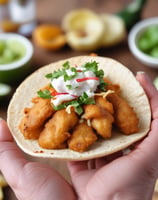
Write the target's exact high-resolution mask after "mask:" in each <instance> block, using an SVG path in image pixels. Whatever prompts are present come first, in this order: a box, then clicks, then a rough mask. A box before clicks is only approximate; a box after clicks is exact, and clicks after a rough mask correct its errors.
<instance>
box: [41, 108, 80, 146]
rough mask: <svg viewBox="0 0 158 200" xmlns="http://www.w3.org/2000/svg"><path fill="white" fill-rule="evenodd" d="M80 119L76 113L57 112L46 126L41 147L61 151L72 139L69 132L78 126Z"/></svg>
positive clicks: (42, 133) (42, 134)
mask: <svg viewBox="0 0 158 200" xmlns="http://www.w3.org/2000/svg"><path fill="white" fill-rule="evenodd" d="M77 122H78V117H77V115H76V113H75V112H74V111H72V110H71V113H67V112H66V110H65V109H63V110H59V111H57V112H56V113H55V114H54V115H53V117H52V118H51V119H50V120H49V121H48V122H47V123H46V124H45V128H44V129H43V131H42V132H41V134H40V137H39V140H38V142H39V145H40V146H41V147H43V148H45V149H60V148H61V146H63V144H64V142H65V141H66V140H67V139H68V138H69V137H70V133H69V131H70V130H71V129H72V128H73V127H74V126H75V125H76V124H77Z"/></svg>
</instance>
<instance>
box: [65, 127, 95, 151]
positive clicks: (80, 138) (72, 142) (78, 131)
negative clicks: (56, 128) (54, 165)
mask: <svg viewBox="0 0 158 200" xmlns="http://www.w3.org/2000/svg"><path fill="white" fill-rule="evenodd" d="M96 140H97V136H96V134H95V133H94V131H93V129H92V128H91V127H90V126H88V125H87V123H81V124H78V125H77V126H76V127H75V129H74V131H73V133H72V136H71V138H70V139H69V140H68V147H69V149H72V150H74V151H77V152H84V151H85V150H86V149H87V148H88V147H89V146H90V145H92V144H93V143H94V142H95V141H96Z"/></svg>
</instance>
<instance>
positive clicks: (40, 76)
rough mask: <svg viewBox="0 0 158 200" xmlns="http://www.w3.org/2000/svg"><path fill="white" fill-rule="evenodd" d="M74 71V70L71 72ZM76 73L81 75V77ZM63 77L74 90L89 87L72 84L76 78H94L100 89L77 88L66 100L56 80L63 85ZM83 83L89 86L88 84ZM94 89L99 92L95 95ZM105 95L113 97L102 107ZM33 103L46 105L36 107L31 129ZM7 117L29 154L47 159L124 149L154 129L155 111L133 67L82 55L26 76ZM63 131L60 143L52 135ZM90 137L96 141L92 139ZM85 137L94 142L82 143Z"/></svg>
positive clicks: (87, 156) (84, 156) (84, 157)
mask: <svg viewBox="0 0 158 200" xmlns="http://www.w3.org/2000/svg"><path fill="white" fill-rule="evenodd" d="M63 67H64V70H63ZM71 67H72V68H73V69H72V68H71ZM69 69H71V73H70V72H69V73H68V72H67V71H66V70H69ZM85 69H86V70H85ZM87 69H90V70H91V71H93V73H91V72H90V74H91V75H88V76H90V78H89V77H88V78H87V77H86V78H85V77H84V78H83V77H80V74H79V73H80V72H83V71H84V73H89V72H87ZM65 72H67V73H66V75H65ZM63 74H64V75H63ZM76 74H78V76H79V77H77V78H76V77H75V76H77V75H76ZM94 74H95V75H96V76H94ZM62 75H63V77H64V78H63V80H64V81H65V82H66V87H67V89H69V91H70V90H71V89H72V87H73V88H78V90H79V91H80V92H81V90H82V89H83V88H81V85H80V86H76V85H75V83H74V82H73V83H72V82H71V84H70V82H67V80H71V79H72V78H74V77H75V78H76V80H77V81H78V82H83V81H87V80H89V81H91V82H89V83H90V84H89V85H91V86H90V87H94V88H95V91H92V88H91V89H90V90H88V91H86V92H85V91H82V92H81V93H79V96H78V93H75V92H76V91H75V90H73V91H72V93H71V95H70V96H71V97H70V96H69V97H68V99H66V100H65V101H64V100H62V98H57V97H58V96H60V97H61V96H63V95H67V94H68V93H67V92H65V91H64V92H63V91H62V89H61V91H56V90H55V89H56V88H55V89H54V86H52V85H51V84H50V80H51V83H52V82H54V83H55V84H56V85H58V87H59V88H60V87H61V86H62V88H63V87H64V86H63V84H62V83H61V82H60V81H58V80H57V78H58V77H60V76H62ZM45 76H46V77H47V78H46V77H45ZM92 80H94V81H92ZM94 82H95V83H94ZM96 82H97V83H98V85H97V86H96V85H95V84H96ZM92 85H93V86H92ZM82 86H84V90H87V85H86V82H84V83H83V84H82ZM88 87H89V86H88ZM99 87H100V88H99ZM105 88H106V89H105ZM107 88H108V89H107ZM104 89H105V90H104ZM92 93H97V94H96V97H95V98H94V95H92ZM87 94H88V95H87ZM118 94H119V95H118ZM37 96H38V97H37ZM98 97H102V99H101V98H98ZM103 97H104V98H105V99H106V100H107V101H108V102H107V103H108V106H109V107H108V108H107V109H106V108H105V109H104V108H103V107H102V105H103V104H102V100H103ZM39 99H40V101H39ZM42 99H43V100H42ZM76 99H77V100H76ZM120 99H123V100H121V101H120ZM37 102H38V103H39V102H40V103H39V104H38V103H37ZM43 102H44V104H43ZM52 102H53V103H52ZM70 102H71V103H70ZM117 102H118V103H117ZM120 102H121V103H120ZM52 104H53V105H52ZM126 104H127V106H126ZM33 105H36V107H38V106H37V105H41V108H40V109H37V110H36V109H35V111H34V113H35V117H36V116H38V117H37V119H36V120H35V121H36V124H35V123H34V118H30V119H29V120H30V123H31V124H33V125H32V127H33V126H34V129H31V128H30V129H29V128H28V127H27V126H26V123H27V122H28V118H29V112H30V110H31V108H32V107H33ZM81 105H82V106H81ZM98 105H99V106H98ZM111 105H112V107H111ZM124 105H125V106H124ZM126 107H127V110H128V111H126ZM50 108H51V109H52V110H51V109H50ZM100 108H101V109H100ZM122 108H123V109H122ZM42 109H43V110H44V112H45V113H43V111H42ZM120 111H121V112H120ZM41 112H42V116H44V119H43V118H42V117H41ZM126 112H129V113H128V114H126ZM70 113H71V114H70ZM103 116H104V118H103ZM105 116H106V117H105ZM132 116H133V118H132ZM105 118H106V119H107V120H106V121H105ZM121 120H122V121H121ZM7 121H8V125H9V128H10V131H11V133H12V135H13V137H14V139H15V141H16V142H17V144H18V145H19V147H20V148H21V149H22V150H23V151H24V152H25V153H28V154H30V155H32V156H36V157H44V158H57V159H64V160H87V159H92V158H96V157H102V156H105V155H109V154H112V153H114V152H117V151H119V150H123V149H125V148H127V147H128V146H130V145H131V144H133V143H135V142H136V141H138V140H140V139H142V138H144V137H145V136H146V135H147V133H148V131H149V128H150V122H151V111H150V105H149V102H148V98H147V96H146V94H145V92H144V90H143V88H142V87H141V85H140V84H139V82H138V81H137V80H136V79H135V77H134V75H133V73H132V72H131V71H130V70H129V69H128V68H126V67H125V66H123V65H122V64H121V63H119V62H117V61H115V60H113V59H110V58H105V57H99V56H78V57H72V58H68V59H66V60H61V61H58V62H54V63H51V64H49V65H47V66H44V67H43V68H40V69H39V70H37V71H35V72H34V73H33V74H31V75H30V76H29V77H28V78H27V79H26V80H24V81H23V82H22V83H21V85H20V86H19V87H18V88H17V90H16V92H15V94H14V95H13V97H12V99H11V101H10V104H9V107H8V117H7ZM129 122H130V123H131V124H129ZM113 123H114V126H113ZM63 124H64V125H63ZM127 124H128V125H127ZM126 125H127V126H128V127H127V126H126ZM107 126H108V130H107ZM67 127H68V128H67ZM27 128H28V131H26V130H27ZM104 128H105V129H104ZM61 129H63V133H64V134H63V135H62V134H60V135H59V137H58V140H59V141H60V142H59V143H57V141H56V140H55V139H54V138H53V139H52V138H51V137H53V136H51V135H50V136H49V134H55V135H56V134H58V132H60V131H61ZM32 130H33V131H32ZM52 130H53V131H52ZM104 130H107V131H104ZM109 130H110V133H108V131H109ZM29 131H30V132H29ZM122 132H123V133H122ZM39 133H40V134H39ZM47 134H48V135H47ZM85 135H86V136H85ZM87 135H89V136H90V139H89V138H88V139H87V138H86V137H88V136H87ZM55 137H56V136H55ZM77 137H78V138H77ZM76 138H77V140H76ZM50 140H52V142H50ZM76 141H77V142H76ZM82 141H88V142H87V143H86V144H82Z"/></svg>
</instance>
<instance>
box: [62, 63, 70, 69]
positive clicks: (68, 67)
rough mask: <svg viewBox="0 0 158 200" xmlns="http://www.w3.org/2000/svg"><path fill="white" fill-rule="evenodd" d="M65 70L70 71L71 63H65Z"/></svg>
mask: <svg viewBox="0 0 158 200" xmlns="http://www.w3.org/2000/svg"><path fill="white" fill-rule="evenodd" d="M63 68H64V69H70V63H69V61H67V62H65V63H64V64H63Z"/></svg>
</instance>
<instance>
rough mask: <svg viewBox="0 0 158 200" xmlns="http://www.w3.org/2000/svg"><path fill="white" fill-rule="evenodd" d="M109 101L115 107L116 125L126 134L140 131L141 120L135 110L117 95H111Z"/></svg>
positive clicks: (108, 97)
mask: <svg viewBox="0 0 158 200" xmlns="http://www.w3.org/2000/svg"><path fill="white" fill-rule="evenodd" d="M107 99H108V100H109V101H110V102H111V103H112V104H113V106H114V118H115V124H116V125H117V127H118V128H119V129H120V131H121V132H122V133H124V134H127V135H128V134H132V133H136V132H137V131H138V125H139V120H138V118H137V116H136V113H135V111H134V110H133V108H132V107H131V106H130V105H129V104H128V103H127V102H126V101H125V100H124V99H122V98H121V97H120V96H118V95H117V94H116V93H112V94H109V95H108V96H107Z"/></svg>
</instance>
